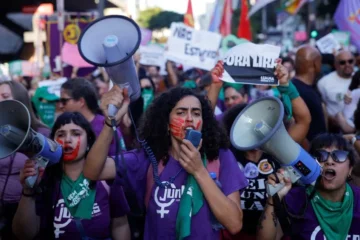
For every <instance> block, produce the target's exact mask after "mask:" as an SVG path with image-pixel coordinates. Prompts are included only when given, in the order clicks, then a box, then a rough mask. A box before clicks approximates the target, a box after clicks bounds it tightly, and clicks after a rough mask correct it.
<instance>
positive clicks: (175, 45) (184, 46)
mask: <svg viewBox="0 0 360 240" xmlns="http://www.w3.org/2000/svg"><path fill="white" fill-rule="evenodd" d="M170 32H171V33H170V36H169V39H168V42H167V51H165V59H167V60H171V61H174V62H177V63H181V64H183V65H188V66H192V67H195V68H200V69H204V70H210V69H212V68H213V67H214V66H215V64H216V61H217V59H218V49H219V46H220V42H221V35H220V34H218V33H213V32H208V31H197V30H195V29H193V28H191V27H188V26H186V25H184V24H183V23H172V24H171V28H170Z"/></svg>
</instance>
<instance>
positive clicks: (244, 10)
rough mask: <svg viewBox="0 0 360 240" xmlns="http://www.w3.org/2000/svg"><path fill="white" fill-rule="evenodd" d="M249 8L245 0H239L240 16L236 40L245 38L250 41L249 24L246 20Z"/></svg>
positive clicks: (247, 19) (248, 20)
mask: <svg viewBox="0 0 360 240" xmlns="http://www.w3.org/2000/svg"><path fill="white" fill-rule="evenodd" d="M248 13H249V8H248V3H247V0H241V16H240V22H239V27H238V32H237V36H238V38H245V39H247V40H249V41H251V38H252V37H251V24H250V19H249V18H248Z"/></svg>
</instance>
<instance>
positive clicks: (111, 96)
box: [84, 85, 130, 180]
mask: <svg viewBox="0 0 360 240" xmlns="http://www.w3.org/2000/svg"><path fill="white" fill-rule="evenodd" d="M123 96H124V97H123ZM129 102H130V100H129V98H128V96H127V91H126V90H125V91H124V90H123V89H120V87H119V86H117V85H114V87H113V88H112V89H111V90H110V91H109V92H107V93H105V94H104V96H103V98H102V100H101V109H102V110H103V112H104V115H105V116H106V122H105V124H104V128H103V129H102V131H101V133H100V135H99V136H98V138H97V139H96V141H95V143H94V145H93V146H92V147H91V149H90V151H89V153H88V155H87V157H86V161H85V166H84V176H85V177H86V178H88V179H90V180H100V179H101V180H103V179H114V178H115V176H116V168H115V162H114V160H113V159H111V158H108V152H109V147H110V144H111V141H112V139H113V137H114V131H113V129H112V128H111V127H110V126H111V121H110V119H109V118H108V116H107V109H108V105H109V104H113V105H115V106H116V107H117V108H118V109H119V111H118V112H117V114H116V116H115V121H116V125H118V124H119V123H120V122H121V120H122V118H123V116H124V115H125V114H126V113H127V111H128V107H129Z"/></svg>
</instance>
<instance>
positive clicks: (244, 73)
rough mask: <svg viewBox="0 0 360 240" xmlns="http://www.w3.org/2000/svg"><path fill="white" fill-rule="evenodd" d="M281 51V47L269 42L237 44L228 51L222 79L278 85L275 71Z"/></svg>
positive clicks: (234, 81)
mask: <svg viewBox="0 0 360 240" xmlns="http://www.w3.org/2000/svg"><path fill="white" fill-rule="evenodd" d="M280 51H281V48H280V47H278V46H273V45H269V44H259V45H258V44H254V43H251V42H247V43H243V44H240V45H237V46H235V47H233V48H231V49H230V50H229V51H228V52H227V53H226V55H225V58H224V69H225V71H224V73H223V76H222V77H221V78H220V79H221V80H222V81H225V82H230V83H241V84H254V85H278V84H279V81H278V79H277V78H276V77H275V76H274V71H275V67H276V59H277V58H279V55H280Z"/></svg>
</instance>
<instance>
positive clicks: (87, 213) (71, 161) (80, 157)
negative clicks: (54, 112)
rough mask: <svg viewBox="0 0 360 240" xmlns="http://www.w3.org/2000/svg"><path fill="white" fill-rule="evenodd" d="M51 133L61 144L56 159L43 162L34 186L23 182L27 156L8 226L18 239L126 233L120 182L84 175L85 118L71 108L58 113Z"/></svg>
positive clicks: (88, 138) (88, 135)
mask: <svg viewBox="0 0 360 240" xmlns="http://www.w3.org/2000/svg"><path fill="white" fill-rule="evenodd" d="M51 138H52V139H55V141H56V142H58V143H59V144H60V145H62V148H63V158H62V161H60V163H59V164H55V165H53V166H50V167H48V168H47V169H46V170H45V172H44V169H40V174H39V175H40V176H42V175H43V174H42V173H44V177H42V180H41V182H40V179H41V177H39V178H38V180H37V183H38V187H36V188H35V189H31V188H27V187H26V185H25V184H24V181H25V179H26V178H27V177H28V176H33V175H35V168H34V167H35V166H34V163H33V162H32V161H30V160H28V161H27V162H26V163H25V166H24V169H23V170H22V173H21V176H20V181H21V183H22V184H23V196H22V198H21V200H20V203H19V207H18V209H17V212H16V214H15V217H14V221H13V229H14V232H15V234H16V235H17V237H18V238H20V239H34V238H36V239H46V240H47V239H81V238H82V239H88V240H92V239H97V240H100V239H103V240H105V239H106V240H109V239H130V229H129V226H128V223H127V218H126V214H127V213H128V212H129V207H128V205H127V202H126V199H125V196H124V194H123V191H122V187H121V185H120V184H118V183H117V182H114V183H113V184H112V186H111V188H110V186H109V185H108V184H107V182H105V181H91V180H88V179H87V178H86V177H84V174H83V167H84V164H85V161H86V158H87V156H88V152H89V149H90V148H91V146H92V145H93V143H94V141H95V133H94V132H93V131H92V128H91V125H90V123H89V122H88V121H87V120H86V119H85V118H84V117H83V116H82V115H81V114H80V113H77V112H74V113H70V112H67V113H64V114H62V115H60V116H59V117H58V118H57V120H56V122H55V124H54V127H53V129H52V132H51Z"/></svg>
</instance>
